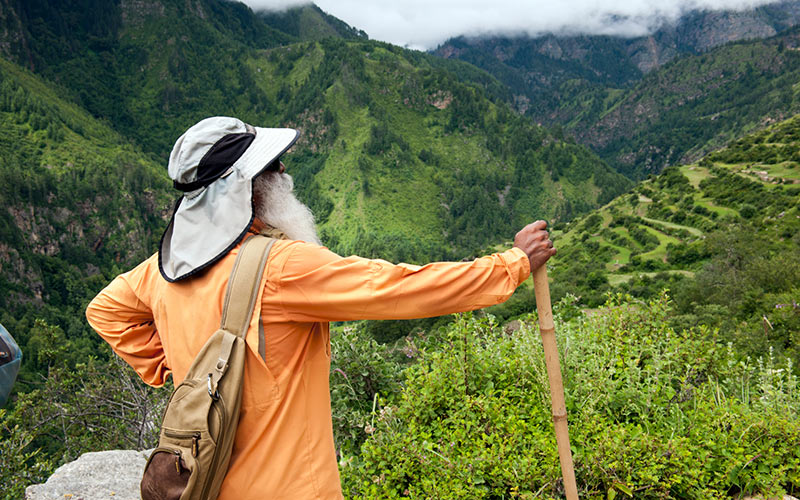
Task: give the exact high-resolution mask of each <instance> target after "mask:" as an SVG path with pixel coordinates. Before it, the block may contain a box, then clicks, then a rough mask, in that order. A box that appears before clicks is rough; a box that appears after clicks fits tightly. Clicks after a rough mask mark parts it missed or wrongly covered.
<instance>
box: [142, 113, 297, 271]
mask: <svg viewBox="0 0 800 500" xmlns="http://www.w3.org/2000/svg"><path fill="white" fill-rule="evenodd" d="M299 135H300V133H299V132H298V131H297V130H295V129H291V128H259V127H253V126H251V125H248V124H246V123H244V122H242V121H241V120H237V119H236V118H229V117H224V116H215V117H212V118H206V119H205V120H202V121H200V122H198V123H197V124H195V125H194V126H192V127H191V128H190V129H189V130H187V131H186V132H185V133H184V134H183V135H182V136H181V137H180V138H179V139H178V140H177V141H176V142H175V146H174V147H173V148H172V153H171V154H170V155H169V176H170V177H171V178H172V180H173V184H174V186H175V188H177V189H179V190H181V191H183V192H184V193H185V194H184V195H183V196H182V197H181V198H180V199H179V200H178V202H177V203H176V205H175V210H174V212H173V214H172V220H170V222H169V225H168V226H167V230H166V231H165V232H164V235H163V236H162V237H161V244H160V245H159V251H158V268H159V270H160V271H161V275H162V276H163V277H164V279H166V280H167V281H170V282H174V281H178V280H181V279H184V278H187V277H189V276H192V275H194V274H196V273H197V272H199V271H201V270H203V269H205V268H206V267H208V266H210V265H211V264H214V263H215V262H217V261H218V260H219V259H220V258H222V257H223V256H224V255H225V254H227V253H228V252H229V251H230V250H231V249H232V248H233V247H234V246H236V244H237V243H239V242H240V241H241V240H242V238H244V236H245V235H246V234H247V230H248V229H249V228H250V226H251V225H252V223H253V218H254V212H253V178H254V177H256V176H257V175H258V174H260V173H261V172H263V171H264V170H266V169H267V167H269V166H270V164H271V163H273V162H274V161H275V160H276V159H278V158H279V157H280V156H281V155H282V154H283V153H285V152H286V150H288V149H289V148H290V147H292V145H293V144H294V143H295V141H296V140H297V138H298V136H299Z"/></svg>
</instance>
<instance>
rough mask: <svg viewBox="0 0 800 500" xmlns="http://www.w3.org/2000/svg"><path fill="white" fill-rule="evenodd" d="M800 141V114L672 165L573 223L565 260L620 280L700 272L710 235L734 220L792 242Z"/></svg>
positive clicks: (798, 225) (799, 200) (799, 214)
mask: <svg viewBox="0 0 800 500" xmlns="http://www.w3.org/2000/svg"><path fill="white" fill-rule="evenodd" d="M799 148H800V117H795V118H792V119H790V120H788V121H785V122H782V123H780V124H778V125H775V126H773V127H770V128H768V129H766V130H764V131H762V132H759V133H756V134H753V135H750V136H747V137H745V138H743V139H740V140H738V141H735V142H734V143H732V144H731V145H730V146H729V147H728V148H725V149H723V150H721V151H718V152H715V153H712V154H710V155H708V156H707V157H705V158H703V159H702V160H701V161H700V162H697V163H692V164H688V165H682V166H680V167H670V168H668V169H666V170H665V171H664V172H663V173H662V174H661V175H659V176H658V177H655V178H652V179H650V180H647V181H645V182H642V183H641V184H639V185H638V186H636V187H635V188H634V189H633V190H632V191H631V192H630V193H628V194H625V195H623V196H620V197H618V198H616V199H615V200H614V201H612V202H611V203H609V204H608V205H606V206H604V207H603V208H602V209H600V210H598V211H596V212H594V213H592V214H590V215H588V216H586V217H583V218H581V219H579V220H576V221H574V222H571V223H568V224H566V225H565V227H566V229H565V231H564V232H563V233H562V234H560V235H559V244H560V245H559V246H560V249H561V250H560V253H559V256H558V258H557V259H558V263H559V267H560V268H564V269H566V268H569V269H574V266H575V265H576V263H579V262H583V263H585V264H586V265H589V266H591V271H590V272H589V273H587V274H586V279H587V280H592V279H595V280H596V281H598V282H605V281H606V280H607V282H608V283H609V284H610V285H618V284H622V283H626V282H629V281H630V280H631V279H632V278H634V277H636V276H641V275H643V276H654V275H656V274H657V273H666V274H677V275H682V276H693V275H694V272H695V271H697V270H698V269H700V268H701V266H702V264H703V263H704V262H705V261H706V260H707V258H708V257H709V254H708V251H707V249H706V246H707V245H706V243H705V242H706V239H707V237H708V236H709V235H712V234H714V233H715V232H718V231H722V230H725V229H727V228H730V227H734V226H736V227H738V226H740V225H749V226H753V227H755V228H757V229H758V230H759V232H760V234H761V233H763V237H764V238H768V239H769V240H771V241H774V242H784V243H786V244H789V243H790V242H791V241H792V238H794V237H795V236H796V235H797V234H799V233H800V208H798V204H800V153H798V151H800V149H799ZM796 243H797V242H795V244H796Z"/></svg>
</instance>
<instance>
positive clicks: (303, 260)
mask: <svg viewBox="0 0 800 500" xmlns="http://www.w3.org/2000/svg"><path fill="white" fill-rule="evenodd" d="M529 274H530V261H529V260H528V257H527V256H526V255H525V253H524V252H523V251H522V250H519V249H517V248H512V249H511V250H508V251H506V252H503V253H499V254H494V255H490V256H486V257H481V258H479V259H475V260H474V261H472V262H435V263H432V264H428V265H425V266H414V265H410V264H397V265H395V264H391V263H389V262H386V261H384V260H370V259H364V258H361V257H355V256H351V257H340V256H338V255H336V254H335V253H333V252H331V251H329V250H328V249H326V248H322V247H318V246H315V245H309V244H299V245H294V248H293V249H292V252H291V253H290V254H289V255H288V257H287V258H286V259H285V261H284V262H283V265H282V267H281V269H280V272H279V282H278V285H277V292H278V297H279V299H280V302H281V306H282V309H283V312H284V314H285V315H286V318H287V319H288V320H290V321H348V320H357V319H411V318H425V317H430V316H440V315H443V314H450V313H454V312H461V311H471V310H474V309H480V308H482V307H487V306H490V305H494V304H498V303H501V302H504V301H505V300H507V299H508V298H509V297H511V295H512V294H513V293H514V290H515V289H516V288H517V287H518V286H519V285H520V284H521V283H522V282H523V281H525V279H526V278H527V277H528V276H529Z"/></svg>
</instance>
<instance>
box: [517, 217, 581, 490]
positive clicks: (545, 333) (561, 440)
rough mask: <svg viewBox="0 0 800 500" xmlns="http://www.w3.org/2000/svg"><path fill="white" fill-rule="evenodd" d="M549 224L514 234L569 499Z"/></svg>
mask: <svg viewBox="0 0 800 500" xmlns="http://www.w3.org/2000/svg"><path fill="white" fill-rule="evenodd" d="M546 228H547V223H546V222H544V221H536V222H534V223H532V224H528V225H527V226H525V227H524V228H523V229H522V231H520V232H518V233H517V235H516V237H515V238H514V246H515V247H517V248H520V249H521V250H522V251H524V252H525V254H526V255H527V256H528V258H529V259H530V261H531V274H533V286H534V293H535V295H536V309H537V312H538V315H539V331H540V333H541V334H542V346H543V347H544V361H545V365H547V376H548V378H549V380H550V401H551V403H552V406H553V425H554V427H555V433H556V442H557V443H558V457H559V460H560V461H561V474H562V477H563V478H564V492H565V493H566V496H567V499H568V500H577V498H578V488H577V485H576V484H575V468H574V466H573V463H572V452H571V450H570V446H569V430H568V429H567V409H566V406H565V404H564V385H563V383H562V381H561V364H560V363H559V361H558V347H557V346H556V335H555V325H554V324H553V311H552V307H551V304H550V287H549V285H548V283H547V267H546V266H545V263H546V262H547V260H548V259H549V258H550V257H552V256H553V255H555V254H556V249H555V248H554V247H553V242H552V241H550V236H549V234H548V233H547V231H546V230H545V229H546Z"/></svg>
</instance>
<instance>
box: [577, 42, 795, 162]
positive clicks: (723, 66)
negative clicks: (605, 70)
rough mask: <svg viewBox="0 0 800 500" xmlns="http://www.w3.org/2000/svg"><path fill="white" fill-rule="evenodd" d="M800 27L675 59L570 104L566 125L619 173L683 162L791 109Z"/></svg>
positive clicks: (781, 116)
mask: <svg viewBox="0 0 800 500" xmlns="http://www.w3.org/2000/svg"><path fill="white" fill-rule="evenodd" d="M799 49H800V31H798V30H797V29H793V30H791V31H789V32H787V33H785V34H783V35H779V36H777V37H774V38H770V39H767V40H758V41H752V42H738V43H733V44H730V45H725V46H723V47H719V48H717V49H714V50H712V51H710V52H708V53H707V54H703V55H699V56H691V57H685V58H682V59H678V60H676V61H674V62H672V63H670V64H668V65H666V66H664V67H663V68H661V69H659V70H658V71H654V72H652V73H650V74H648V75H647V76H646V77H645V78H643V79H642V81H641V82H639V83H638V84H637V85H636V86H635V87H634V88H633V89H631V90H629V91H626V92H625V93H617V92H614V91H602V92H599V93H588V94H585V95H582V96H581V97H579V98H578V99H577V100H575V101H573V102H572V103H565V104H566V106H565V107H566V108H570V107H571V108H572V112H573V113H575V114H574V118H573V119H572V120H571V121H570V123H569V124H568V125H567V128H568V130H569V131H570V132H571V133H573V134H575V137H576V138H577V139H578V140H579V141H580V142H582V143H585V144H588V145H589V146H590V147H592V148H593V149H594V150H595V151H596V152H598V154H600V156H602V157H603V158H606V159H607V160H608V161H609V162H611V163H612V164H614V165H615V167H616V168H618V169H619V170H620V171H621V172H624V173H626V174H627V175H630V176H633V177H638V178H642V177H644V176H646V175H647V174H648V173H655V172H659V171H660V170H661V169H662V168H663V167H664V166H666V165H675V164H679V163H687V162H691V161H694V160H696V159H698V158H699V157H700V156H702V155H703V154H704V153H707V152H709V151H712V150H714V149H717V148H719V147H721V146H723V145H724V144H726V143H727V142H728V141H730V140H732V139H734V138H736V137H739V136H741V135H743V134H745V133H748V132H750V131H753V130H757V129H760V128H762V127H764V126H766V125H768V124H770V123H773V122H775V121H779V120H782V119H785V118H788V117H790V116H792V115H793V114H794V113H796V112H797V111H798V104H799V103H798V94H797V87H796V85H795V84H796V83H797V81H798V78H800V50H799Z"/></svg>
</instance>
